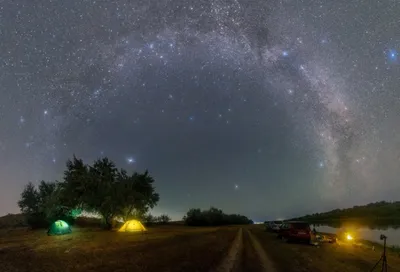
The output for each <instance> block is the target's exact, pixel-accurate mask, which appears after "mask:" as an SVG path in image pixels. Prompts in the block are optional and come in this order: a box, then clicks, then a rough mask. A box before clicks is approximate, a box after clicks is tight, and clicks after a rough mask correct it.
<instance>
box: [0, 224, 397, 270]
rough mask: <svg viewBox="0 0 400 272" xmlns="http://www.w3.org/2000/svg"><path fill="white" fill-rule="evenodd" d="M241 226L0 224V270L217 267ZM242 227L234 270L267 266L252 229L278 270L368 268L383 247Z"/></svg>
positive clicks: (392, 256) (392, 266) (392, 262)
mask: <svg viewBox="0 0 400 272" xmlns="http://www.w3.org/2000/svg"><path fill="white" fill-rule="evenodd" d="M239 228H240V227H208V228H207V227H186V226H183V225H171V226H157V227H152V228H148V231H147V232H144V233H119V232H115V231H104V230H100V229H95V228H92V229H90V228H81V229H79V228H75V229H73V233H72V234H69V235H64V236H47V235H46V232H45V231H43V230H41V231H29V230H24V229H16V230H9V231H6V230H1V231H0V271H2V272H14V271H15V272H16V271H33V272H36V271H43V272H49V271H57V272H58V271H96V272H98V271H107V272H110V271H215V268H216V267H218V265H219V264H220V263H221V261H222V260H223V259H225V257H226V255H227V253H228V252H229V249H230V248H231V245H232V242H233V241H234V239H235V236H236V234H237V233H238V229H239ZM242 228H243V229H244V230H245V231H243V241H242V247H241V248H242V249H241V252H240V254H239V255H238V256H239V257H238V258H237V259H238V261H239V266H238V267H239V270H238V271H266V270H265V269H264V270H263V266H262V265H261V262H260V259H258V257H257V256H260V254H258V253H260V250H259V249H257V250H256V248H255V247H254V244H252V243H251V242H250V240H251V239H250V234H251V236H253V237H255V238H256V239H257V241H258V242H259V244H260V245H261V246H260V248H261V251H264V252H265V253H266V255H267V256H268V257H269V259H270V260H271V262H272V263H273V264H274V267H275V268H276V270H277V271H285V272H300V271H311V272H319V271H348V272H353V271H370V269H371V268H372V267H373V265H374V264H375V262H376V261H377V260H378V259H379V258H380V254H381V248H377V250H376V251H373V250H371V247H369V246H365V247H360V246H354V245H349V244H322V245H320V246H319V247H316V246H311V245H307V244H292V243H290V244H288V243H284V242H282V241H281V240H279V239H277V237H276V234H274V233H270V232H265V231H264V229H263V227H261V226H242ZM248 231H250V233H249V232H248ZM388 263H389V271H400V256H399V254H398V253H395V252H392V251H390V252H388ZM378 271H380V270H379V269H378Z"/></svg>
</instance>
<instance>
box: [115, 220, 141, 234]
mask: <svg viewBox="0 0 400 272" xmlns="http://www.w3.org/2000/svg"><path fill="white" fill-rule="evenodd" d="M118 231H120V232H135V231H146V228H145V227H144V226H143V224H142V223H140V221H138V220H129V221H126V222H125V224H124V225H123V226H122V227H121V228H120V229H119V230H118Z"/></svg>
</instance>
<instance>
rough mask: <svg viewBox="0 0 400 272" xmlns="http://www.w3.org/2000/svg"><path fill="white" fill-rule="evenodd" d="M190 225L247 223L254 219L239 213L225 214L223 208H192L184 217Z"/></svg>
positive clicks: (251, 222)
mask: <svg viewBox="0 0 400 272" xmlns="http://www.w3.org/2000/svg"><path fill="white" fill-rule="evenodd" d="M183 220H184V222H185V224H186V225H188V226H222V225H247V224H253V221H251V220H250V219H248V218H247V217H246V216H243V215H239V214H225V213H224V212H223V211H222V210H219V209H217V208H214V207H211V208H210V209H209V210H203V211H202V210H201V209H190V210H189V211H188V212H187V214H186V215H185V216H184V217H183Z"/></svg>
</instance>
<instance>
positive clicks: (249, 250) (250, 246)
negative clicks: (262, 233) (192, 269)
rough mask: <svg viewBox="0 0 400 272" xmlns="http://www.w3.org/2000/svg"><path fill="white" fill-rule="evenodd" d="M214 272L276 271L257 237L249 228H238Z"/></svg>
mask: <svg viewBox="0 0 400 272" xmlns="http://www.w3.org/2000/svg"><path fill="white" fill-rule="evenodd" d="M212 271H216V272H240V271H246V272H247V271H249V272H250V271H254V272H264V271H265V272H277V270H276V267H275V265H274V263H273V262H272V261H271V260H270V258H269V257H268V256H267V254H266V253H265V251H264V249H263V247H262V246H261V244H260V242H259V241H258V239H257V238H256V237H255V236H254V235H253V234H252V233H251V231H249V230H247V229H246V230H243V229H242V228H241V229H239V231H238V233H237V235H236V237H235V240H234V241H233V243H232V246H231V248H230V250H229V252H228V254H227V255H226V257H225V258H224V259H223V260H222V262H221V263H220V265H219V266H218V267H217V268H216V269H214V270H212Z"/></svg>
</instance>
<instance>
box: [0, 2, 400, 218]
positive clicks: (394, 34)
mask: <svg viewBox="0 0 400 272" xmlns="http://www.w3.org/2000/svg"><path fill="white" fill-rule="evenodd" d="M33 2H35V3H33ZM367 2H368V3H367ZM0 3H1V5H0V6H1V7H0V35H1V39H0V188H1V190H0V215H2V214H6V213H17V212H18V207H17V205H16V202H17V200H18V198H19V194H20V192H21V190H22V188H23V186H24V184H26V183H27V182H29V181H33V182H38V181H39V180H42V179H44V180H55V179H60V178H61V177H62V173H63V170H64V168H65V162H66V160H67V159H68V158H71V157H72V155H73V154H76V155H77V156H78V157H81V158H82V159H84V160H85V161H86V162H87V163H91V162H93V160H95V159H97V158H100V157H102V156H108V157H109V158H111V159H112V160H114V161H115V162H116V164H117V166H118V167H122V168H125V169H127V170H129V171H143V170H144V169H149V171H150V173H151V174H152V175H153V176H154V177H155V179H156V186H157V190H158V192H159V193H160V196H161V201H160V202H159V205H158V207H157V208H156V209H155V210H154V214H156V215H157V214H159V213H168V214H169V215H170V216H172V218H174V219H179V218H181V216H182V215H183V214H184V213H185V212H186V211H187V210H188V209H189V208H191V207H200V208H208V207H210V206H211V205H213V206H216V207H218V208H221V209H223V210H224V211H226V212H229V213H242V214H245V215H247V216H249V217H250V218H252V219H254V220H265V219H273V218H279V217H284V218H287V217H290V216H295V215H302V214H304V213H309V212H319V211H324V210H329V209H332V208H341V207H347V206H352V205H356V204H365V203H368V202H372V201H378V200H387V201H390V200H399V198H398V197H399V192H400V180H399V176H398V174H399V173H400V169H399V162H400V149H399V146H400V137H399V136H398V135H399V134H400V89H399V86H400V56H399V52H400V17H399V16H398V14H400V3H399V2H398V1H393V0H377V1H363V0H353V1H348V0H337V1H327V0H326V1H322V0H314V1H306V0H281V1H278V0H277V1H266V0H262V1H261V0H253V1H247V0H231V1H228V0H207V1H205V0H174V1H172V0H113V1H102V0H91V1H86V0H79V1H78V0H71V1H55V0H53V1H51V0H47V1H31V0H16V1H0Z"/></svg>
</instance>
